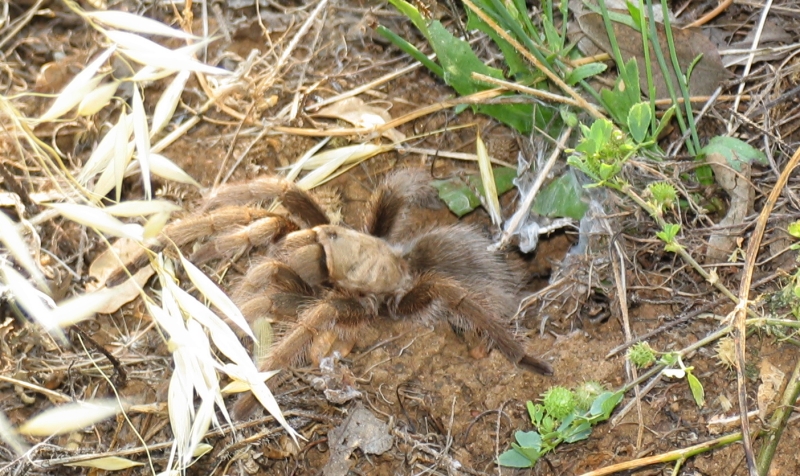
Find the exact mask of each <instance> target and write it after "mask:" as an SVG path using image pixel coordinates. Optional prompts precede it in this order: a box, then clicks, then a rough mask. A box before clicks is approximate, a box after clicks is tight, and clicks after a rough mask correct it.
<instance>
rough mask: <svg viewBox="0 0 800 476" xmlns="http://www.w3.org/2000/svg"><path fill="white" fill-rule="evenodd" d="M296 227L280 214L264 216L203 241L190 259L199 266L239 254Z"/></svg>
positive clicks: (266, 242)
mask: <svg viewBox="0 0 800 476" xmlns="http://www.w3.org/2000/svg"><path fill="white" fill-rule="evenodd" d="M297 229H298V226H297V224H295V223H294V222H293V221H291V220H289V219H288V218H286V217H284V216H282V215H270V216H266V217H264V218H261V219H258V220H256V221H254V222H252V223H250V224H248V225H244V226H239V227H237V228H236V229H234V230H232V231H229V232H227V233H223V234H222V235H220V236H218V237H216V238H214V239H213V240H211V241H210V242H208V243H205V244H204V245H202V246H201V247H200V248H199V249H198V250H197V251H195V252H194V253H192V257H191V260H192V262H193V263H194V264H196V265H198V266H199V265H201V264H203V263H206V262H208V261H211V260H214V259H218V258H222V257H226V256H227V257H232V256H241V255H242V254H243V253H245V252H246V251H247V250H249V249H250V248H254V247H257V246H264V245H269V244H272V243H274V242H275V241H276V240H278V239H279V238H281V237H283V236H285V235H287V234H288V233H291V232H293V231H296V230H297Z"/></svg>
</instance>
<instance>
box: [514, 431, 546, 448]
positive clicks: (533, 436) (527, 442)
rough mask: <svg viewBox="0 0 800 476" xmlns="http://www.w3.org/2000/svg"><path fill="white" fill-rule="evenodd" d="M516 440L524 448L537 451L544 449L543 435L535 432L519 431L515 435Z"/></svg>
mask: <svg viewBox="0 0 800 476" xmlns="http://www.w3.org/2000/svg"><path fill="white" fill-rule="evenodd" d="M514 438H516V440H517V443H519V445H520V446H522V447H524V448H532V449H534V450H536V451H541V449H542V435H540V434H539V433H537V432H535V431H518V432H516V433H514Z"/></svg>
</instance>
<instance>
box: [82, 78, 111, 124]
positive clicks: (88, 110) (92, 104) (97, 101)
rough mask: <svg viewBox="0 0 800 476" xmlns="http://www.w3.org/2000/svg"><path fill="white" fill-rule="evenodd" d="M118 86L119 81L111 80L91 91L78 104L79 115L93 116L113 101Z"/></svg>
mask: <svg viewBox="0 0 800 476" xmlns="http://www.w3.org/2000/svg"><path fill="white" fill-rule="evenodd" d="M118 87H119V81H111V82H110V83H106V84H103V85H101V86H98V87H97V88H95V89H94V90H92V91H90V92H89V93H88V94H86V96H84V97H83V99H82V100H81V102H80V104H78V115H79V116H91V115H92V114H95V113H97V112H99V111H100V110H101V109H103V108H104V107H106V106H107V105H108V103H110V102H111V99H112V98H113V97H114V93H116V92H117V88H118Z"/></svg>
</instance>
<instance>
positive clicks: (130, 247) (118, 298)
mask: <svg viewBox="0 0 800 476" xmlns="http://www.w3.org/2000/svg"><path fill="white" fill-rule="evenodd" d="M141 249H142V245H141V243H136V242H135V241H133V240H129V239H127V238H122V239H119V240H117V241H115V242H114V244H113V245H112V246H111V248H109V249H107V250H105V251H104V252H102V253H100V255H99V256H98V257H97V258H96V259H95V260H94V261H93V262H92V264H91V266H89V276H90V277H92V278H94V279H95V280H96V281H94V282H93V283H90V284H89V285H87V286H86V289H87V291H94V290H96V289H99V288H101V287H102V286H103V285H104V284H105V282H106V280H107V279H108V278H109V277H110V276H111V275H112V274H114V273H115V272H116V271H117V270H118V269H119V268H120V266H121V263H127V262H128V261H129V260H130V259H131V258H132V257H133V256H136V255H138V253H140V252H141ZM115 255H117V256H115ZM153 273H154V271H153V268H152V267H151V266H145V267H144V268H142V269H140V270H139V271H137V272H136V274H134V275H133V279H128V280H127V281H125V282H124V283H122V284H120V285H119V286H116V287H114V291H115V292H114V296H113V297H112V298H111V299H110V300H109V301H108V302H107V303H106V306H105V307H104V308H103V309H100V310H98V311H97V312H99V313H103V314H111V313H112V312H115V311H116V310H117V309H119V308H120V307H122V306H123V305H124V304H126V303H129V302H131V301H133V300H134V299H135V298H136V297H137V296H139V292H140V290H141V288H142V286H144V284H145V283H146V282H147V280H148V279H150V276H152V275H153Z"/></svg>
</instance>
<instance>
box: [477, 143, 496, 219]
mask: <svg viewBox="0 0 800 476" xmlns="http://www.w3.org/2000/svg"><path fill="white" fill-rule="evenodd" d="M475 147H476V149H477V150H476V153H477V155H478V168H479V169H480V172H481V181H482V182H483V195H484V196H483V198H484V200H485V201H486V210H487V211H488V212H489V216H490V217H492V223H493V224H494V225H495V226H500V225H501V224H502V223H503V216H502V212H501V211H500V199H499V198H498V196H497V185H496V184H495V182H494V172H492V162H491V159H490V158H489V151H488V150H486V144H484V143H483V139H481V134H480V133H478V134H477V135H476V136H475Z"/></svg>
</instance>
